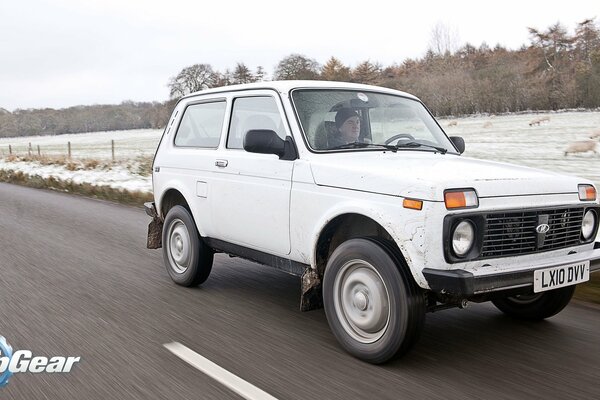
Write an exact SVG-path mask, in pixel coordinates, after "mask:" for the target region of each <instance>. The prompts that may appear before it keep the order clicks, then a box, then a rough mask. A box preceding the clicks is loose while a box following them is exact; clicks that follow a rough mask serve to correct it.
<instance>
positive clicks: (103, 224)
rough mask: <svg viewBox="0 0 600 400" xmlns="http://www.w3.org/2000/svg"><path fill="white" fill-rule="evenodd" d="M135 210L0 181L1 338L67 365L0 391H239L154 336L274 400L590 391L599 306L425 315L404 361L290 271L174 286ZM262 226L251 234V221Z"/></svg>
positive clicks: (212, 394)
mask: <svg viewBox="0 0 600 400" xmlns="http://www.w3.org/2000/svg"><path fill="white" fill-rule="evenodd" d="M148 222H149V219H148V217H147V216H146V215H145V214H144V212H143V210H141V209H137V208H131V207H125V206H120V205H115V204H112V203H108V202H102V201H96V200H90V199H85V198H80V197H76V196H70V195H66V194H60V193H53V192H49V191H43V190H35V189H29V188H24V187H19V186H13V185H8V184H0V335H2V336H5V337H6V339H7V340H8V342H9V343H10V344H11V345H12V346H13V348H15V349H28V350H32V351H33V353H34V355H46V356H51V355H64V356H81V362H80V363H78V364H75V366H74V368H73V371H72V372H71V373H67V374H47V373H42V374H31V373H19V374H15V375H14V376H13V377H12V378H11V380H10V382H9V383H8V385H7V386H6V387H4V388H0V399H27V400H33V399H239V398H240V397H239V396H238V395H236V394H234V393H233V392H232V391H230V390H229V389H227V388H226V387H225V386H223V385H221V384H220V383H218V382H217V381H215V380H213V379H212V378H210V377H208V376H207V375H205V374H203V373H202V372H200V371H198V370H196V369H194V368H193V367H191V366H190V365H188V364H186V363H185V362H183V361H182V360H180V359H179V358H177V357H176V356H174V355H173V354H171V353H170V352H169V351H168V350H167V349H165V348H164V347H163V344H165V343H170V342H174V341H175V342H180V343H182V344H183V345H185V346H187V347H188V348H190V349H192V350H194V351H195V352H197V353H198V354H201V355H202V356H204V357H206V358H208V359H209V360H211V361H213V362H214V363H216V364H218V365H220V366H221V367H223V368H225V369H227V370H229V371H230V372H232V373H234V374H236V375H237V376H239V377H240V378H242V379H244V380H246V381H248V382H250V383H251V384H253V385H255V386H257V387H258V388H260V389H262V390H264V391H266V392H268V393H270V394H271V395H272V396H275V397H277V398H279V399H421V398H426V399H521V398H523V399H525V398H526V399H533V398H545V399H592V398H598V396H599V393H600V310H598V309H596V308H591V307H587V306H583V305H580V304H573V303H572V304H570V305H569V306H568V307H567V308H566V309H565V310H564V311H563V312H562V313H561V314H559V315H558V316H556V317H554V318H551V319H549V320H547V321H544V322H541V323H526V322H515V321H513V320H511V319H509V318H506V317H504V316H503V315H502V314H501V313H500V312H499V311H497V310H496V309H495V308H494V307H493V306H491V305H489V304H481V305H473V306H471V307H470V308H469V309H467V310H457V309H455V310H447V311H441V312H439V313H435V314H428V315H427V322H426V325H425V330H424V334H423V337H422V338H421V340H420V342H419V344H418V345H417V346H416V348H415V349H414V350H413V351H412V352H411V353H410V354H409V355H408V356H406V357H405V358H403V359H401V360H397V361H395V362H393V363H390V364H387V365H384V366H373V365H369V364H365V363H363V362H360V361H358V360H356V359H354V358H352V357H351V356H349V355H347V354H346V353H345V352H344V351H343V350H342V349H341V348H340V347H339V346H338V345H337V343H336V341H335V339H334V338H333V336H332V335H331V333H330V331H329V327H328V325H327V321H326V320H325V314H324V312H323V310H317V311H311V312H308V313H302V312H300V311H299V310H298V305H299V295H300V282H299V278H297V277H294V276H290V275H287V274H285V273H282V272H280V271H277V270H274V269H270V268H268V267H263V266H259V265H257V264H253V263H250V262H247V261H244V260H239V259H237V258H229V257H227V256H223V255H219V256H217V257H216V259H215V266H214V268H213V272H212V275H211V277H210V278H209V280H208V281H207V282H206V283H205V284H204V285H203V286H201V287H198V288H194V289H186V288H182V287H178V286H176V285H175V284H173V283H172V282H171V280H170V279H169V277H168V275H167V272H166V271H165V268H164V266H163V263H162V254H161V251H160V250H147V249H146V248H145V235H146V226H147V224H148ZM257 234H260V231H257Z"/></svg>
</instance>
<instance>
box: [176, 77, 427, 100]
mask: <svg viewBox="0 0 600 400" xmlns="http://www.w3.org/2000/svg"><path fill="white" fill-rule="evenodd" d="M300 88H303V89H309V88H314V89H354V90H364V91H377V92H384V93H389V94H395V95H400V96H404V97H410V98H413V99H417V97H415V96H413V95H412V94H409V93H405V92H402V91H400V90H394V89H389V88H384V87H381V86H372V85H363V84H359V83H349V82H334V81H308V80H307V81H266V82H256V83H246V84H243V85H230V86H221V87H218V88H212V89H206V90H201V91H199V92H194V93H190V94H188V95H187V96H185V97H183V99H186V98H190V97H195V96H199V95H207V94H213V93H225V92H237V91H243V90H252V89H254V90H256V89H271V90H276V91H278V92H280V93H289V92H290V91H291V90H293V89H300Z"/></svg>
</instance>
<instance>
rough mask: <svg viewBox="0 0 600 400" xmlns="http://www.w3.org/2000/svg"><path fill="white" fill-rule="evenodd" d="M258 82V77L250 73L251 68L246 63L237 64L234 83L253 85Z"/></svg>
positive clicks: (234, 71)
mask: <svg viewBox="0 0 600 400" xmlns="http://www.w3.org/2000/svg"><path fill="white" fill-rule="evenodd" d="M252 82H256V77H255V76H254V75H253V74H252V72H251V71H250V68H248V67H247V66H246V64H244V63H241V62H239V63H237V65H236V66H235V70H233V83H235V84H240V83H252Z"/></svg>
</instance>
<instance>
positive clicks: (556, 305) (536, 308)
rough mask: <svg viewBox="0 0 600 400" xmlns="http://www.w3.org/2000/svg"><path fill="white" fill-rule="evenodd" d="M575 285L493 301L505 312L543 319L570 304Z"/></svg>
mask: <svg viewBox="0 0 600 400" xmlns="http://www.w3.org/2000/svg"><path fill="white" fill-rule="evenodd" d="M574 292H575V285H572V286H567V287H564V288H559V289H554V290H550V291H547V292H542V293H531V294H524V295H518V296H509V297H502V298H497V299H493V300H492V303H493V304H494V305H495V306H496V307H497V308H498V309H499V310H500V311H502V312H503V313H505V314H506V315H509V316H511V317H513V318H518V319H524V320H531V321H536V320H542V319H546V318H550V317H552V316H553V315H556V314H558V313H559V312H561V311H562V309H563V308H565V307H566V306H567V304H569V301H571V297H573V293H574Z"/></svg>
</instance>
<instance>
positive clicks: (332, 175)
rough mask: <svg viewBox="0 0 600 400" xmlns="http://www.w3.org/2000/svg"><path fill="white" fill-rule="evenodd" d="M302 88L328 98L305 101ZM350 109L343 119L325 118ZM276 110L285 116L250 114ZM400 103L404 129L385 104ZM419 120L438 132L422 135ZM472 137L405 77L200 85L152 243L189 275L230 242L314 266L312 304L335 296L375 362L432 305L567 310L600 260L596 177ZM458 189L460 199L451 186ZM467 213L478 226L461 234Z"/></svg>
mask: <svg viewBox="0 0 600 400" xmlns="http://www.w3.org/2000/svg"><path fill="white" fill-rule="evenodd" d="M296 91H297V92H296ZM296 93H298V96H299V97H298V102H299V103H302V102H304V103H303V104H304V107H305V109H309V110H315V109H317V108H316V107H317V106H318V107H321V109H320V111H310V112H308V113H304V114H301V113H300V111H299V108H297V107H298V105H297V104H296V103H295V99H296V97H294V96H295V94H296ZM302 96H305V97H302ZM310 96H316V97H313V98H312V100H311V98H310ZM318 96H321V97H318ZM336 96H337V97H336ZM340 98H342V99H343V100H341V101H340V100H339V99H340ZM257 99H262V100H257ZM264 99H267V100H264ZM327 99H329V100H331V99H334V100H335V99H338V100H335V101H334V100H331V102H329V101H328V100H327ZM326 100H327V101H326ZM263 101H266V102H265V103H264V104H267V103H268V104H269V105H268V111H266V109H265V108H261V106H258V105H260V104H262V103H261V102H263ZM361 102H362V103H361ZM251 103H254V106H253V107H254V108H252V107H248V104H251ZM236 104H239V105H240V106H238V107H237V108H236V106H235V105H236ZM242 104H245V107H248V108H246V109H244V108H243V106H242ZM307 104H308V105H307ZM331 104H333V106H331ZM346 104H353V105H354V106H356V105H357V104H358V106H357V107H358V108H349V109H344V107H347V106H346ZM361 104H362V106H361ZM416 104H418V105H416ZM265 107H266V106H265ZM351 107H353V106H351ZM360 107H362V108H360ZM386 107H388V108H386ZM411 107H418V108H419V110H418V112H414V108H411ZM188 110H191V111H189V114H186V113H187V112H188ZM202 110H204V111H202ZM208 110H217V111H216V112H214V113H213V114H210V112H209V111H208ZM236 110H237V111H238V113H237V114H236ZM407 110H408V111H407ZM242 111H243V112H245V113H246V114H243V113H242ZM201 112H205V113H207V114H206V115H209V116H205V117H202V116H201V115H204V114H201ZM334 112H335V113H336V115H335V119H336V121H335V128H336V129H337V131H333V130H332V124H333V123H334V122H333V121H331V119H329V120H328V119H326V118H331V116H329V117H323V115H329V114H332V113H334ZM411 112H412V114H410V113H411ZM194 113H196V114H194ZM266 113H270V114H269V115H275V116H276V117H275V119H271V120H269V121H270V122H269V121H268V122H264V119H263V122H261V123H258V122H256V121H258V120H260V118H258V119H255V120H254V121H255V122H256V123H257V124H258V125H256V126H254V125H252V127H249V126H250V125H249V123H248V124H246V121H250V119H251V117H264V114H266ZM359 113H360V115H359ZM378 113H379V114H378ZM386 113H389V115H391V117H390V120H391V121H392V122H391V123H390V128H389V129H387V128H386V127H385V120H384V119H383V120H382V121H383V122H378V121H377V120H376V119H375V122H373V120H374V118H373V117H372V116H377V115H380V114H381V115H384V116H385V115H388V114H386ZM419 113H420V114H419ZM186 115H188V117H186ZM193 115H196V116H195V117H194V116H193ZM198 115H200V116H198ZM214 115H217V117H216V118H215V117H214ZM340 115H344V116H343V117H339V116H340ZM412 116H414V117H415V118H416V119H415V120H414V121H416V122H413V120H410V118H411V117H412ZM313 117H314V118H313ZM338 117H339V119H340V121H338ZM185 118H187V119H185ZM194 118H199V119H197V120H194ZM202 118H205V119H204V120H202ZM303 118H304V119H303ZM307 118H308V119H307ZM342 118H344V119H342ZM348 118H350V119H352V118H355V119H356V120H357V121H358V122H352V121H354V120H352V121H351V122H350V124H354V127H353V128H352V127H351V129H354V131H353V132H354V133H353V134H354V135H358V136H357V139H355V141H354V142H346V144H344V145H342V147H340V145H339V144H337V143H339V140H340V137H341V136H340V137H334V136H332V135H342V136H343V135H346V133H345V131H343V125H341V123H343V124H345V122H343V121H347V120H348V121H349V119H348ZM394 118H396V119H394ZM402 118H405V120H403V119H402ZM419 118H420V119H419ZM182 120H183V123H182ZM279 120H280V121H281V123H280V124H279V126H275V125H276V124H275V122H277V121H279ZM313 120H316V121H317V122H316V123H315V124H313V125H311V124H312V123H313V122H312V121H313ZM408 120H410V123H411V124H412V123H415V124H418V123H420V122H423V124H424V126H425V127H426V129H421V128H417V130H415V132H414V136H413V134H407V133H406V132H404V131H402V130H400V133H397V132H399V130H398V126H401V125H394V124H396V122H397V121H400V122H401V123H404V122H406V121H408ZM194 121H195V122H194ZM202 121H205V122H202ZM240 121H244V122H243V123H242V122H240ZM301 121H304V123H305V124H306V126H304V127H303V126H302V122H301ZM307 121H308V122H307ZM361 121H364V122H361ZM365 122H367V123H368V124H366V123H365ZM378 123H379V124H380V125H377V124H378ZM211 124H212V125H211ZM244 124H246V125H244ZM269 124H272V125H273V127H268V126H267V125H269ZM328 124H329V125H328ZM362 124H364V125H366V126H368V128H365V131H366V132H365V131H363V130H360V132H359V131H357V129H361V128H356V126H359V127H360V125H362ZM373 127H375V129H374V128H373ZM313 128H314V129H313ZM320 128H323V130H322V131H319V129H320ZM303 129H306V130H307V131H306V132H305V131H304V130H303ZM311 129H312V130H311ZM378 129H379V130H378ZM418 129H421V131H426V132H427V133H429V134H431V135H432V139H431V140H429V139H426V138H425V139H424V138H421V137H419V138H418V139H417V136H418V135H417V133H419V134H420V133H421V131H419V130H418ZM309 131H310V132H311V134H310V135H309V133H308V132H309ZM388 131H389V132H388ZM179 132H181V135H180V136H178V134H179ZM190 132H192V134H191V136H190ZM319 132H324V135H325V136H324V138H325V139H324V140H325V142H324V143H326V146H325V147H319V146H322V143H323V141H321V140H322V139H323V136H322V137H320V138H319V139H317V136H318V135H319ZM332 132H333V133H332ZM382 132H383V134H387V133H389V134H391V136H390V137H386V136H385V135H384V136H383V138H382ZM194 135H195V136H194ZM311 135H312V136H311ZM328 135H331V136H328ZM360 135H362V136H360ZM190 137H191V138H192V139H190ZM178 138H179V139H178ZM198 138H200V139H198ZM343 139H345V137H343ZM375 139H377V140H378V141H377V142H374V141H373V140H375ZM178 140H179V142H177V141H178ZM188 140H192V141H188ZM193 140H200V141H198V142H193ZM394 140H396V141H398V143H397V144H395V145H390V144H389V143H391V142H392V141H394ZM407 140H408V141H407ZM242 141H243V145H242ZM401 142H402V143H403V144H402V145H401V144H400V143H401ZM189 143H192V145H190V144H189ZM331 143H334V144H333V145H332V144H331ZM185 146H188V147H185ZM348 146H350V147H348ZM441 146H445V147H441ZM417 147H418V148H417ZM400 150H402V151H400ZM463 150H464V142H463V141H462V139H461V138H448V137H447V136H446V135H445V133H444V132H443V130H442V129H441V127H439V124H437V123H436V122H435V120H434V119H433V117H432V116H431V115H430V114H429V112H428V111H427V110H426V108H425V107H424V106H423V105H422V104H421V103H420V101H419V100H418V99H417V98H415V97H414V96H412V95H409V94H406V93H403V92H399V91H395V90H391V89H384V88H379V87H373V86H366V85H357V84H348V83H339V82H312V81H284V82H263V83H255V84H248V85H237V86H230V87H224V88H218V89H211V90H205V91H202V92H198V93H193V94H191V95H189V96H186V97H184V98H183V99H181V100H180V101H179V103H178V104H177V106H176V108H175V110H174V112H173V115H172V117H171V119H170V121H169V123H168V125H167V127H166V128H165V132H164V133H163V137H162V139H161V142H160V144H159V146H158V149H157V152H156V155H155V159H154V163H153V188H154V199H155V201H154V203H146V205H145V206H146V211H147V213H148V214H149V215H150V216H152V217H153V221H152V222H151V224H150V226H149V231H148V247H149V248H158V247H163V255H164V258H165V264H166V266H167V270H168V272H169V274H170V275H171V278H172V279H173V280H174V281H175V282H176V283H178V284H180V285H184V286H194V285H197V284H199V283H202V282H204V280H206V279H207V277H208V275H209V274H210V270H211V268H212V262H213V254H214V252H223V253H228V254H230V255H232V256H239V257H243V258H246V259H249V260H253V261H257V262H259V263H263V264H267V265H270V266H273V267H276V268H278V269H281V270H284V271H286V272H288V273H292V274H294V275H298V276H302V297H301V309H302V310H309V309H313V308H318V307H320V306H321V305H323V306H324V307H325V312H326V315H327V320H328V322H329V324H330V327H331V328H332V331H333V333H334V335H335V336H336V337H337V339H338V341H339V342H340V344H341V345H342V346H343V347H344V348H346V350H347V351H348V352H350V353H351V354H353V355H355V356H357V357H359V358H361V359H363V360H365V361H368V362H373V363H381V362H385V361H387V360H389V359H390V358H392V357H394V356H397V355H400V354H403V353H405V352H406V351H407V350H408V349H409V348H410V347H411V346H412V345H413V344H414V343H415V341H416V340H417V338H418V336H419V332H420V331H421V329H422V327H423V321H424V315H425V312H427V311H435V310H438V309H444V308H449V307H455V306H458V307H464V305H465V304H466V302H467V301H478V302H481V301H488V300H491V301H492V302H493V303H494V304H495V305H496V306H497V307H498V308H499V309H500V310H501V311H503V312H505V313H507V314H509V315H511V316H514V317H517V318H525V319H544V318H548V317H550V316H552V315H555V314H556V313H558V312H560V310H562V309H563V308H564V307H565V306H566V305H567V303H568V302H569V300H570V299H571V296H572V295H573V287H574V285H575V284H578V283H581V282H585V281H586V280H588V279H589V273H590V272H593V271H596V270H598V269H600V262H597V260H599V259H600V243H595V242H594V238H595V237H596V234H597V232H598V220H599V219H600V207H598V205H599V202H598V198H597V195H596V189H595V187H594V186H593V184H592V182H590V181H589V180H586V179H581V178H577V177H571V176H565V175H560V174H557V173H553V172H549V171H544V170H539V169H532V168H527V167H520V166H515V165H510V164H505V163H498V162H491V161H485V160H476V159H472V158H467V157H465V156H462V155H460V154H461V153H462V151H463ZM541 167H544V166H541ZM456 191H458V192H460V193H462V194H461V195H464V199H465V200H464V201H465V202H464V203H458V204H459V206H456V204H454V205H453V203H452V201H451V200H449V197H448V198H447V195H448V193H450V194H456V193H454V192H456ZM450 197H451V196H450ZM459 197H460V196H459ZM467 197H468V198H469V199H470V200H469V202H470V203H469V202H467V201H466V198H467ZM473 199H475V200H473ZM473 201H474V202H473ZM456 207H458V208H456ZM463 222H467V225H470V226H471V228H472V230H471V234H468V233H458V234H457V232H459V229H458V228H459V226H461V225H464V224H463ZM467 231H468V230H467ZM584 232H585V233H584ZM465 240H467V241H468V242H469V246H468V247H466V249H468V250H465V252H464V253H462V254H461V251H460V250H457V249H460V246H462V245H461V243H463V245H464V243H465V242H464V241H465ZM461 241H462V242H461ZM162 242H164V243H165V245H164V246H163V245H162ZM457 246H458V247H457ZM567 286H568V287H567Z"/></svg>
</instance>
